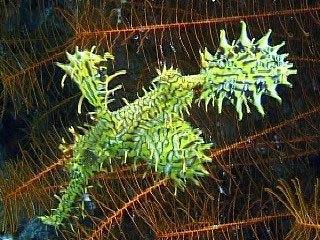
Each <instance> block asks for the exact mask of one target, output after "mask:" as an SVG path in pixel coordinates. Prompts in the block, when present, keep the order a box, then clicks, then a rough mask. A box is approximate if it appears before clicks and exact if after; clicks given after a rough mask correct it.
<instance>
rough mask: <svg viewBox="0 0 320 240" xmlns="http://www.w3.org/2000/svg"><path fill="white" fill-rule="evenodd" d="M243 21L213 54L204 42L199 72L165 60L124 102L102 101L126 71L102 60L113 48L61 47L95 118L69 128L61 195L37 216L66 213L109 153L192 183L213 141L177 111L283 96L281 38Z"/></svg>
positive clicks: (52, 219)
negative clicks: (252, 34)
mask: <svg viewBox="0 0 320 240" xmlns="http://www.w3.org/2000/svg"><path fill="white" fill-rule="evenodd" d="M241 24H242V31H241V35H240V38H239V39H238V40H237V41H233V42H232V44H231V45H230V44H229V43H228V42H227V39H226V37H225V32H224V31H223V30H222V31H221V34H220V47H219V49H218V51H217V52H216V53H215V54H214V55H211V54H210V53H209V52H208V50H207V49H205V50H204V52H200V56H201V69H200V72H199V74H195V75H186V76H185V75H182V74H181V73H180V71H179V70H178V69H174V68H170V69H167V68H166V66H164V68H163V69H162V70H157V73H158V76H157V77H156V78H154V79H153V80H152V86H153V87H152V88H151V89H150V91H148V92H147V91H145V95H144V96H143V97H139V98H138V99H137V100H135V101H134V102H132V103H129V102H128V101H127V100H126V99H124V101H125V102H126V103H127V105H126V106H124V107H122V108H120V109H118V110H116V111H111V110H110V109H109V108H108V104H109V103H110V102H111V101H112V99H110V94H111V93H113V92H114V91H116V90H117V89H119V88H120V86H116V87H115V88H113V89H110V88H109V83H110V81H111V80H113V79H114V78H115V77H116V76H118V75H123V74H125V71H118V72H116V73H114V74H113V75H110V76H109V75H107V69H106V67H105V62H106V61H108V60H109V59H113V56H112V55H111V54H110V53H105V54H104V55H103V56H101V55H98V54H95V53H94V52H93V51H94V48H92V49H91V50H90V51H87V50H84V51H79V49H76V51H75V53H74V54H70V53H67V57H68V60H69V61H70V63H68V64H61V63H58V66H60V67H61V68H62V69H63V70H65V71H66V75H69V76H70V77H71V79H72V80H73V81H74V82H76V84H77V85H78V87H79V89H80V90H81V93H82V96H81V98H80V101H79V105H78V111H79V112H80V111H81V103H82V100H83V99H87V101H88V102H89V103H90V104H91V105H93V106H94V107H95V112H94V113H93V114H92V116H93V119H94V121H95V123H94V124H93V125H92V126H90V127H89V128H88V129H82V132H83V133H82V134H79V133H77V132H76V131H75V130H74V129H73V128H72V129H71V131H72V133H73V135H74V143H73V144H71V145H68V144H64V146H62V150H63V152H70V151H72V152H73V157H72V160H71V161H70V162H68V164H67V167H68V170H69V172H70V175H71V180H70V182H69V185H68V187H67V188H66V189H65V192H64V194H63V196H62V197H61V198H60V197H58V196H57V198H58V199H59V200H60V203H59V206H58V207H57V209H55V210H54V211H53V214H52V215H51V216H46V217H41V219H42V220H43V222H45V223H46V224H50V225H54V226H59V225H60V224H61V223H62V221H63V220H65V219H66V218H67V217H68V216H69V215H70V213H71V211H72V209H73V204H74V202H75V200H76V198H77V197H79V196H80V195H82V194H83V192H84V187H85V185H86V183H87V181H88V179H89V178H90V177H91V176H93V175H94V174H95V173H96V172H99V171H101V170H102V169H105V168H107V169H109V170H112V161H120V162H121V163H123V164H124V163H130V164H133V166H136V164H137V162H139V161H143V162H146V163H147V165H148V170H149V171H154V172H156V173H157V175H158V178H160V177H165V178H168V179H170V180H172V181H173V182H174V185H175V187H176V189H177V188H178V187H179V188H182V189H183V188H185V187H186V183H187V181H188V180H191V181H193V182H194V183H196V184H198V180H197V178H198V177H203V176H206V175H208V172H207V170H206V169H205V167H204V165H203V164H204V163H205V162H209V161H211V159H210V158H209V157H208V155H207V151H208V150H209V149H210V148H211V144H210V143H205V142H204V140H203V138H202V136H201V131H200V130H199V129H197V128H193V127H192V126H191V125H190V124H189V123H187V122H186V121H184V118H183V117H184V112H186V113H188V108H189V106H190V105H191V104H192V103H193V101H196V102H200V101H202V100H204V101H205V104H206V106H208V104H209V103H210V102H212V104H213V105H214V104H217V105H218V110H219V112H221V111H222V106H223V102H224V100H227V101H229V102H230V103H231V104H233V105H234V106H235V108H236V111H237V112H238V115H239V119H240V120H241V119H242V118H243V110H242V106H243V105H245V107H246V111H247V112H250V107H249V104H252V105H254V106H255V108H256V109H257V110H258V112H259V113H261V114H262V115H264V111H263V107H262V104H261V96H262V95H268V96H271V97H272V98H275V99H277V100H279V101H281V98H280V97H279V95H278V94H277V92H276V87H277V86H278V85H279V84H283V85H286V86H291V84H290V83H289V82H288V81H287V77H288V76H289V75H291V74H295V73H296V70H293V69H291V68H292V64H291V63H289V62H287V61H284V59H285V58H286V57H287V54H278V53H277V52H278V50H279V49H280V47H281V46H283V43H281V44H279V45H276V46H269V44H268V38H269V35H270V33H271V30H269V32H268V33H267V34H266V35H264V36H263V37H262V38H261V39H260V40H258V41H256V42H255V40H254V39H253V40H250V39H249V38H248V36H247V30H246V24H245V23H244V22H241ZM65 77H66V76H65ZM65 77H64V78H63V81H62V84H63V83H64V80H65ZM198 87H199V88H200V89H201V95H200V97H199V98H198V99H194V98H195V96H194V89H195V88H198Z"/></svg>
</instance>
